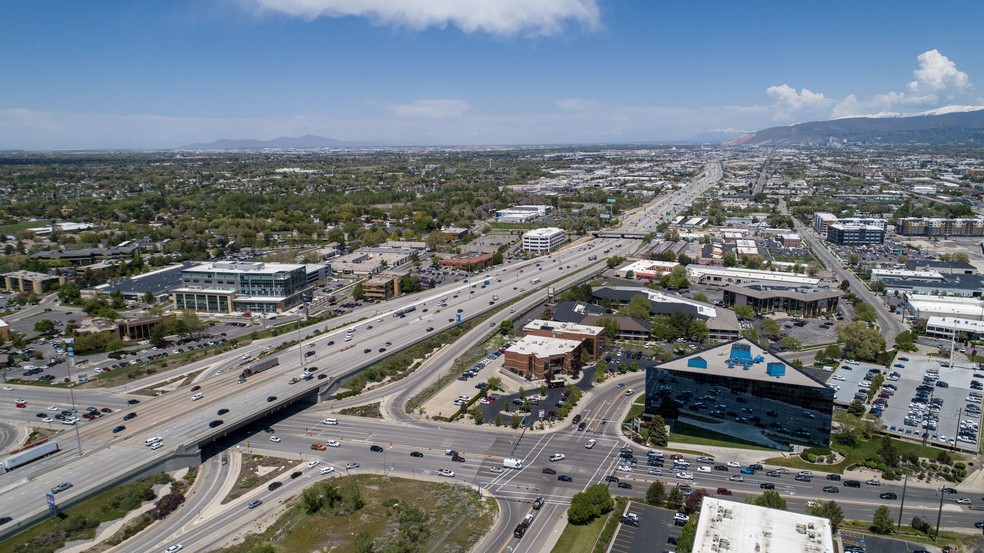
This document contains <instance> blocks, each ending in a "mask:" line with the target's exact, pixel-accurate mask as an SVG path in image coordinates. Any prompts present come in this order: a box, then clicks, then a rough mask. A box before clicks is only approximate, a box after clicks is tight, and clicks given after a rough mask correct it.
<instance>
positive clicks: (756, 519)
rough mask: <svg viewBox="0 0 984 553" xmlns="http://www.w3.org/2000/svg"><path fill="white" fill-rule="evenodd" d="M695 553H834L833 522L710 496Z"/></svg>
mask: <svg viewBox="0 0 984 553" xmlns="http://www.w3.org/2000/svg"><path fill="white" fill-rule="evenodd" d="M691 551H693V553H728V552H736V553H737V552H755V553H791V552H796V553H833V552H834V541H833V533H832V530H831V528H830V521H829V520H827V519H825V518H822V517H815V516H810V515H805V514H799V513H794V512H790V511H783V510H779V509H769V508H767V507H759V506H758V505H751V504H748V503H741V502H737V501H728V500H725V499H719V498H716V497H712V496H708V497H705V498H704V501H703V503H702V504H701V508H700V519H699V520H698V522H697V533H696V535H695V536H694V546H693V548H692V549H691Z"/></svg>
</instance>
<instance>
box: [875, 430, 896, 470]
mask: <svg viewBox="0 0 984 553" xmlns="http://www.w3.org/2000/svg"><path fill="white" fill-rule="evenodd" d="M878 456H879V457H881V458H882V461H884V462H885V464H886V465H888V466H889V467H892V468H894V467H897V466H899V460H900V455H899V450H898V449H896V447H895V444H894V443H893V441H892V439H891V438H889V437H888V436H882V439H881V445H880V446H879V447H878Z"/></svg>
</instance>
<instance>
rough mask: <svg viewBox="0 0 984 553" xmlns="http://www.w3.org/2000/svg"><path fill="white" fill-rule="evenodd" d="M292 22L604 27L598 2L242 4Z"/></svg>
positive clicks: (302, 0)
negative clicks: (349, 20) (353, 20)
mask: <svg viewBox="0 0 984 553" xmlns="http://www.w3.org/2000/svg"><path fill="white" fill-rule="evenodd" d="M239 1H240V3H243V4H246V5H248V6H251V7H254V8H258V9H260V10H261V11H272V12H279V13H283V14H286V15H290V16H294V17H303V18H306V19H315V18H318V17H336V18H337V17H366V18H368V19H370V20H372V21H373V22H374V23H376V24H379V25H392V26H395V27H406V28H410V29H414V30H420V29H426V28H428V27H438V28H444V27H446V26H448V25H453V26H455V27H458V28H459V29H461V30H462V31H464V32H466V33H472V32H475V31H483V32H486V33H491V34H495V35H513V34H518V33H526V34H533V35H555V34H558V33H560V32H561V31H562V30H563V29H564V27H565V23H568V22H574V23H579V24H581V25H584V26H586V27H588V28H592V29H594V28H597V27H599V26H600V14H599V10H598V4H597V0H239Z"/></svg>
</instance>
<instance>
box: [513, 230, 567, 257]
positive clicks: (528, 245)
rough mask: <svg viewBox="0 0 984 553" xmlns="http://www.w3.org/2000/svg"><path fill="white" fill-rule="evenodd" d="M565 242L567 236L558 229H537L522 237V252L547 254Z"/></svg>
mask: <svg viewBox="0 0 984 553" xmlns="http://www.w3.org/2000/svg"><path fill="white" fill-rule="evenodd" d="M566 241H567V236H566V235H565V234H564V231H563V230H561V229H559V228H555V227H546V228H537V229H533V230H531V231H529V232H527V233H526V234H524V235H523V250H524V251H527V252H532V253H536V254H541V253H548V252H552V251H553V250H555V249H557V248H558V247H560V245H561V244H563V243H564V242H566Z"/></svg>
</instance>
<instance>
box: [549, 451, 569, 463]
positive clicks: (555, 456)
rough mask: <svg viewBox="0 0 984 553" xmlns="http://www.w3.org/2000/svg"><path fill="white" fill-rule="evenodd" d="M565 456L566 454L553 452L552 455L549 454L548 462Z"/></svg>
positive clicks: (560, 459) (562, 458)
mask: <svg viewBox="0 0 984 553" xmlns="http://www.w3.org/2000/svg"><path fill="white" fill-rule="evenodd" d="M566 458H567V456H566V455H564V454H563V453H554V454H553V455H551V456H550V462H554V461H563V460H564V459H566Z"/></svg>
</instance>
